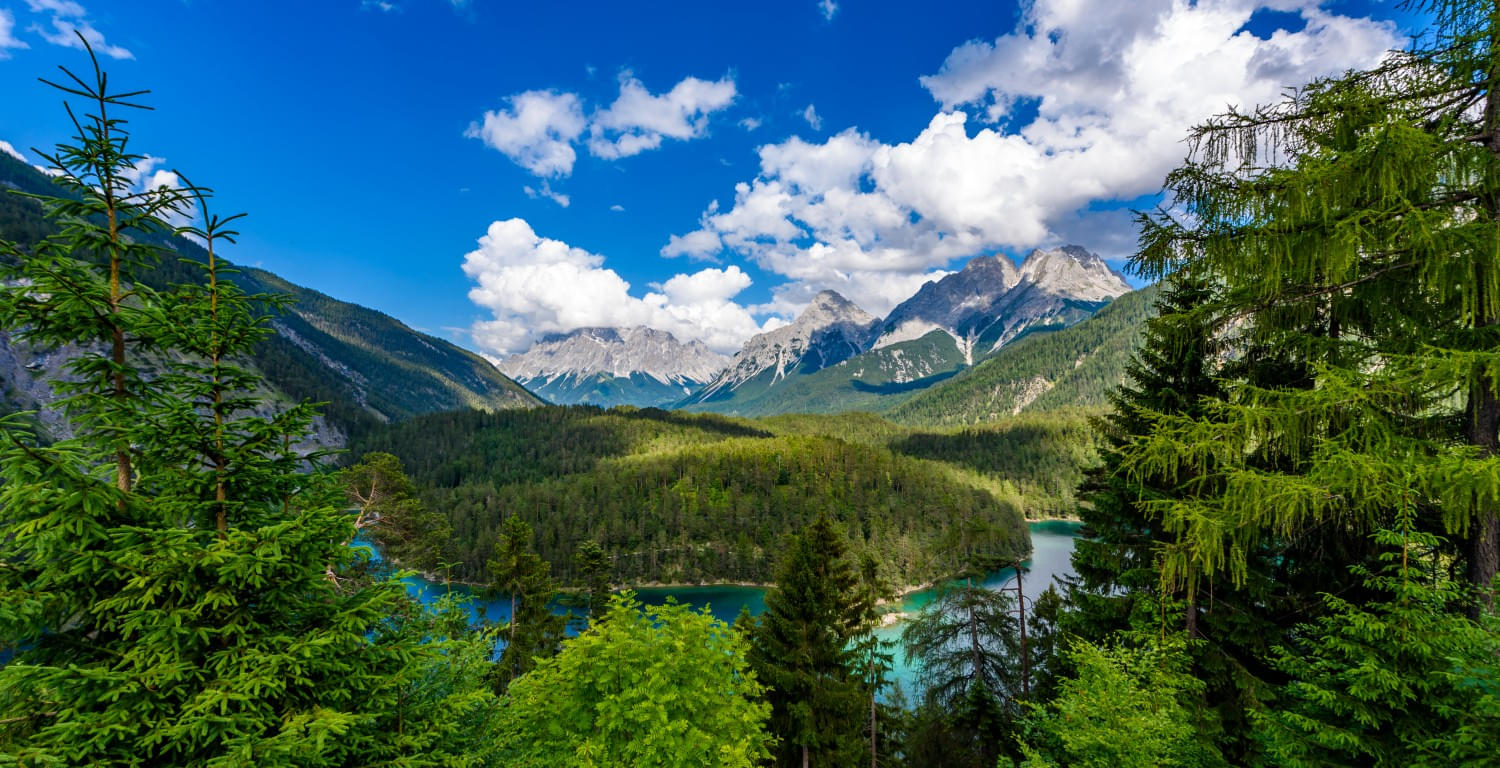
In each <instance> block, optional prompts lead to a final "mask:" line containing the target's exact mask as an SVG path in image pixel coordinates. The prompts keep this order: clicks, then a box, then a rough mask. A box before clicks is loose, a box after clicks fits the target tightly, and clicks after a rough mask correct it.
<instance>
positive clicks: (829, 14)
mask: <svg viewBox="0 0 1500 768" xmlns="http://www.w3.org/2000/svg"><path fill="white" fill-rule="evenodd" d="M838 12H839V4H838V3H836V2H834V1H833V0H818V13H821V14H823V20H824V21H833V15H834V14H835V13H838Z"/></svg>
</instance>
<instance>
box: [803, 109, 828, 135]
mask: <svg viewBox="0 0 1500 768" xmlns="http://www.w3.org/2000/svg"><path fill="white" fill-rule="evenodd" d="M802 119H803V120H806V121H807V124H808V125H810V126H812V129H813V130H815V131H821V130H823V118H821V117H818V110H817V108H815V107H813V105H811V104H808V105H807V108H806V109H804V110H802Z"/></svg>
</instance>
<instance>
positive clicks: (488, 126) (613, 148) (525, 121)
mask: <svg viewBox="0 0 1500 768" xmlns="http://www.w3.org/2000/svg"><path fill="white" fill-rule="evenodd" d="M735 96H736V90H735V84H734V80H733V79H732V78H729V77H724V78H722V79H720V80H702V79H699V78H696V77H687V78H683V79H682V80H681V81H679V82H678V83H677V84H676V85H674V86H672V88H671V89H670V90H668V91H667V92H665V93H661V94H653V93H652V92H651V91H650V90H649V89H648V88H647V87H646V86H645V84H644V83H642V82H641V81H640V80H639V79H637V78H636V77H635V76H634V75H632V74H631V73H629V72H625V73H622V74H621V76H620V93H619V96H618V97H617V98H616V99H615V101H614V103H612V104H610V105H609V106H608V107H605V108H602V109H598V110H595V111H594V112H593V114H592V115H590V116H588V117H585V116H584V109H583V100H582V98H580V97H579V96H578V94H575V93H560V92H557V91H526V92H524V93H519V94H516V95H514V96H511V97H509V98H507V99H506V103H507V106H506V108H504V109H500V110H494V111H488V112H485V113H484V118H483V119H482V120H480V121H475V122H473V123H471V124H470V125H469V128H468V130H467V131H465V133H464V135H465V136H468V137H470V138H477V139H481V140H483V141H484V143H485V144H486V145H488V146H489V147H491V148H493V149H497V150H499V151H500V152H501V153H503V154H504V155H505V156H506V157H509V158H510V159H511V160H512V161H514V162H515V163H516V164H517V165H519V166H521V167H522V168H525V169H526V170H528V171H530V172H531V173H532V174H533V175H535V176H539V177H554V178H556V177H562V176H567V175H569V174H571V173H572V172H573V164H574V163H575V162H576V161H577V159H578V152H577V150H575V148H574V146H575V144H577V143H579V142H580V140H581V138H582V137H583V134H584V131H585V130H587V131H588V138H587V141H586V144H587V147H588V150H589V152H590V154H592V155H594V156H595V157H600V158H604V159H607V160H615V159H619V158H622V157H630V156H632V155H638V154H640V153H642V152H645V151H647V150H652V149H656V148H658V147H660V146H661V145H662V142H663V141H664V140H666V139H676V140H678V141H689V140H692V139H697V138H701V137H703V136H705V135H707V133H708V119H709V116H710V115H712V114H713V113H715V112H718V111H720V110H723V109H724V108H725V107H728V106H729V105H730V104H731V103H733V102H734V99H735Z"/></svg>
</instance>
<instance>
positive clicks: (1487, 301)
mask: <svg viewBox="0 0 1500 768" xmlns="http://www.w3.org/2000/svg"><path fill="white" fill-rule="evenodd" d="M1497 15H1500V12H1493V11H1492V13H1491V16H1490V24H1491V45H1492V48H1491V50H1494V49H1493V44H1494V43H1495V42H1496V41H1495V40H1494V36H1495V32H1494V29H1495V24H1496V22H1497V18H1496V16H1497ZM1490 56H1491V62H1490V70H1489V71H1488V72H1486V73H1485V74H1486V75H1487V80H1488V82H1487V83H1486V84H1485V87H1486V88H1487V89H1488V91H1487V92H1486V93H1485V97H1484V128H1485V131H1486V132H1487V133H1488V134H1489V139H1488V141H1487V142H1486V147H1487V149H1489V151H1490V153H1491V154H1493V155H1495V156H1497V157H1500V93H1497V92H1496V90H1495V85H1496V83H1497V81H1500V59H1497V58H1495V54H1493V53H1491V54H1490ZM1484 202H1485V204H1486V207H1488V208H1489V214H1490V219H1491V220H1500V200H1494V199H1486V200H1485V201H1484ZM1494 269H1495V265H1494V264H1486V263H1484V262H1481V263H1480V265H1479V267H1478V269H1476V270H1475V275H1474V280H1475V290H1476V292H1477V294H1478V295H1477V296H1476V297H1475V302H1474V312H1475V317H1474V327H1475V328H1488V327H1491V326H1494V325H1496V324H1500V312H1497V311H1496V310H1497V307H1496V303H1497V302H1500V297H1496V296H1493V295H1491V292H1490V288H1491V285H1492V283H1491V280H1492V279H1493V278H1494V277H1495V276H1494V274H1493V271H1494ZM1478 374H1479V375H1478V376H1476V377H1475V380H1474V381H1473V382H1472V383H1471V384H1470V385H1469V403H1468V408H1467V409H1466V411H1467V412H1466V413H1465V416H1467V417H1468V421H1467V423H1466V424H1465V425H1464V428H1465V435H1464V437H1466V438H1467V439H1468V443H1469V444H1470V445H1476V446H1479V447H1480V450H1481V451H1482V452H1483V453H1484V454H1485V455H1486V456H1493V455H1494V454H1495V453H1497V452H1500V397H1497V396H1496V394H1495V390H1496V386H1495V381H1494V379H1495V377H1496V375H1497V374H1500V371H1492V370H1486V369H1483V368H1481V369H1480V370H1479V371H1478ZM1475 512H1476V519H1474V520H1471V521H1470V523H1469V531H1470V534H1469V582H1470V583H1471V584H1473V585H1474V587H1475V589H1476V590H1478V592H1479V604H1478V605H1476V606H1475V611H1474V612H1475V614H1476V615H1477V614H1478V612H1480V611H1483V610H1489V609H1492V608H1494V605H1495V593H1494V590H1493V589H1492V587H1493V585H1494V581H1495V572H1496V570H1497V569H1500V518H1497V511H1496V510H1495V508H1494V505H1493V504H1485V505H1479V507H1478V508H1477V509H1476V510H1475Z"/></svg>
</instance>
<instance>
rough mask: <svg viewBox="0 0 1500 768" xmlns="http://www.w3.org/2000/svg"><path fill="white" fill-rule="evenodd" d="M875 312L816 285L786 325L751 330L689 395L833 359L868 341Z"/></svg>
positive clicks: (779, 375) (875, 324) (818, 366)
mask: <svg viewBox="0 0 1500 768" xmlns="http://www.w3.org/2000/svg"><path fill="white" fill-rule="evenodd" d="M879 325H880V318H877V317H875V316H874V315H872V314H870V313H869V312H866V311H864V310H863V309H860V307H859V306H858V305H856V304H855V303H854V302H852V301H850V300H848V299H846V298H844V297H843V296H842V295H840V294H839V293H838V292H836V291H821V292H819V293H818V295H816V296H814V297H813V300H812V302H811V303H809V304H808V305H807V308H806V309H803V310H802V313H801V314H799V315H797V319H796V320H795V321H794V322H792V323H791V324H790V325H783V326H782V327H780V328H777V329H775V330H771V331H766V332H765V333H758V334H756V335H755V336H752V337H751V338H750V340H749V341H747V342H745V346H744V347H743V348H741V349H740V351H739V353H737V354H736V355H735V356H734V359H733V360H731V361H730V363H729V368H728V369H726V370H725V371H724V372H723V373H722V374H720V375H719V377H718V378H717V379H715V380H714V381H713V383H711V384H709V385H708V386H707V387H705V388H704V389H703V391H702V392H701V393H700V394H699V395H698V397H697V398H695V399H704V398H709V397H712V396H714V395H715V394H716V393H722V392H723V391H724V390H726V389H734V388H735V387H738V386H739V385H740V384H743V383H745V382H746V381H749V380H750V379H753V378H755V377H757V376H759V375H761V374H762V373H764V372H766V371H770V372H771V375H770V382H769V383H770V384H774V383H775V382H777V381H780V380H782V379H784V378H786V377H787V375H788V374H790V373H792V372H794V371H797V372H802V373H811V372H813V371H817V370H821V369H823V368H827V367H828V366H830V365H836V364H838V363H841V362H843V361H844V360H847V359H849V358H850V357H853V356H854V355H857V354H859V353H860V352H863V351H865V349H867V348H868V347H869V344H870V341H871V339H872V337H873V334H874V331H875V329H876V328H878V327H879Z"/></svg>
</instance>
